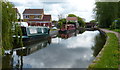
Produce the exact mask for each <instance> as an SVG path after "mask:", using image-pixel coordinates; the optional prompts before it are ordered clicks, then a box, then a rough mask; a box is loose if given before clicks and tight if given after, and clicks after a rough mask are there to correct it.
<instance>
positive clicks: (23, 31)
mask: <svg viewBox="0 0 120 70" xmlns="http://www.w3.org/2000/svg"><path fill="white" fill-rule="evenodd" d="M21 30H22V35H23V36H27V32H26V27H21Z"/></svg>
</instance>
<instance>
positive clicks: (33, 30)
mask: <svg viewBox="0 0 120 70" xmlns="http://www.w3.org/2000/svg"><path fill="white" fill-rule="evenodd" d="M29 30H30V34H36V33H37V29H36V28H30V29H29Z"/></svg>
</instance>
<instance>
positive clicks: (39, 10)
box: [23, 9, 44, 14]
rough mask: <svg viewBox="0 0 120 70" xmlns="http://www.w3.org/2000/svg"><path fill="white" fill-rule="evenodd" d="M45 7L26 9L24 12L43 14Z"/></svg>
mask: <svg viewBox="0 0 120 70" xmlns="http://www.w3.org/2000/svg"><path fill="white" fill-rule="evenodd" d="M43 13H44V10H43V9H25V10H24V12H23V14H43Z"/></svg>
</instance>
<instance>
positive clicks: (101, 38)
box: [91, 33, 106, 57]
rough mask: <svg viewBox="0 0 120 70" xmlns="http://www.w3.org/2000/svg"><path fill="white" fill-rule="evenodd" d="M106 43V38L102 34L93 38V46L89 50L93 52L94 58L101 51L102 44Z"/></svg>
mask: <svg viewBox="0 0 120 70" xmlns="http://www.w3.org/2000/svg"><path fill="white" fill-rule="evenodd" d="M105 41H106V36H105V35H104V34H102V33H100V34H99V35H97V36H96V38H95V46H93V47H92V48H91V49H92V50H94V53H93V55H94V56H95V57H96V56H97V55H98V53H99V52H100V51H101V49H102V48H103V46H104V44H105Z"/></svg>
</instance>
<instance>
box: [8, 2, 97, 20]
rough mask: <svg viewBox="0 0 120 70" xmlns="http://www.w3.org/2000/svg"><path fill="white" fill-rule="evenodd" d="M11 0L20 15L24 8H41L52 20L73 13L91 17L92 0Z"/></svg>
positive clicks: (87, 17) (89, 18)
mask: <svg viewBox="0 0 120 70" xmlns="http://www.w3.org/2000/svg"><path fill="white" fill-rule="evenodd" d="M9 1H10V2H13V3H14V4H15V6H16V7H17V8H18V10H19V11H20V13H21V15H22V13H23V11H24V9H26V8H43V9H44V10H45V13H47V14H51V15H52V19H53V20H57V19H58V15H60V14H62V15H63V16H66V15H68V14H75V15H77V16H80V17H82V18H85V19H86V21H90V20H91V19H92V15H93V14H92V10H93V8H94V6H95V5H94V0H90V1H89V0H35V1H33V0H9Z"/></svg>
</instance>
